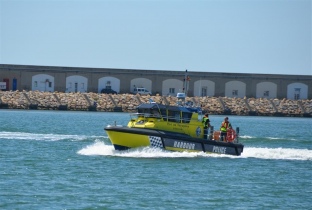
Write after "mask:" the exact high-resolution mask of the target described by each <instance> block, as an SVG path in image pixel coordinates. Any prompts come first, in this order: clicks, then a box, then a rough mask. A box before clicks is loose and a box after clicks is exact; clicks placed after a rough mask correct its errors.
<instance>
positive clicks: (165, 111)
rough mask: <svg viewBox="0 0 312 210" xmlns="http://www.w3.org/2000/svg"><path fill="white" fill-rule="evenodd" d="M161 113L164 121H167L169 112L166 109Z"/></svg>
mask: <svg viewBox="0 0 312 210" xmlns="http://www.w3.org/2000/svg"><path fill="white" fill-rule="evenodd" d="M160 113H161V116H162V118H163V119H164V121H167V110H166V109H161V110H160Z"/></svg>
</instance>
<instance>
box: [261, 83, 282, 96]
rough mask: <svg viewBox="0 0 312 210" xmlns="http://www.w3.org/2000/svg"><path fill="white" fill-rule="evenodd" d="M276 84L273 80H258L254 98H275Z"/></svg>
mask: <svg viewBox="0 0 312 210" xmlns="http://www.w3.org/2000/svg"><path fill="white" fill-rule="evenodd" d="M276 96H277V85H276V84H275V83H273V82H260V83H258V84H257V87H256V98H276Z"/></svg>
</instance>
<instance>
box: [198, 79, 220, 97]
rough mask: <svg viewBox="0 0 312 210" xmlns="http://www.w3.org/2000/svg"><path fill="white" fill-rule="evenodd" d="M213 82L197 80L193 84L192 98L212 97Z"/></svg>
mask: <svg viewBox="0 0 312 210" xmlns="http://www.w3.org/2000/svg"><path fill="white" fill-rule="evenodd" d="M215 86H216V85H215V82H213V81H211V80H197V81H196V82H194V93H193V94H194V96H199V97H203V96H214V94H215Z"/></svg>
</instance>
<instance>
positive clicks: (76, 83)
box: [65, 75, 88, 93]
mask: <svg viewBox="0 0 312 210" xmlns="http://www.w3.org/2000/svg"><path fill="white" fill-rule="evenodd" d="M87 90H88V79H87V78H86V77H83V76H79V75H73V76H68V77H66V90H65V92H66V93H71V92H75V93H76V92H81V93H85V92H87Z"/></svg>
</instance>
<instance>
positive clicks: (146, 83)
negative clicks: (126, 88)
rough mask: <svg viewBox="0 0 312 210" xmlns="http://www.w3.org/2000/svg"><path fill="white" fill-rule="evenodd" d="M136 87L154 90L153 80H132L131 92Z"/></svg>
mask: <svg viewBox="0 0 312 210" xmlns="http://www.w3.org/2000/svg"><path fill="white" fill-rule="evenodd" d="M134 88H145V89H147V90H148V91H150V92H152V80H150V79H147V78H135V79H132V80H131V81H130V92H131V93H132V92H133V91H134Z"/></svg>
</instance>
